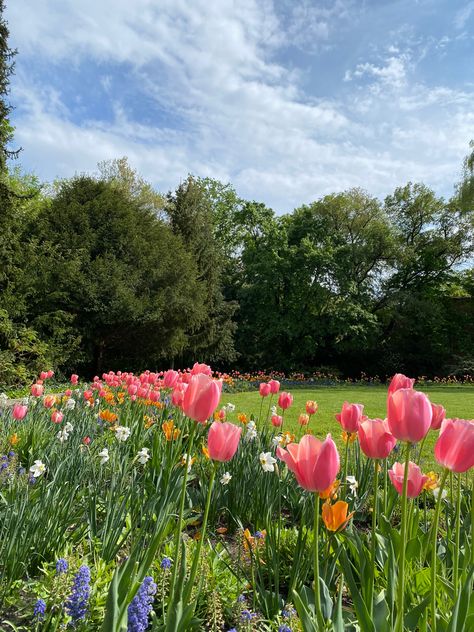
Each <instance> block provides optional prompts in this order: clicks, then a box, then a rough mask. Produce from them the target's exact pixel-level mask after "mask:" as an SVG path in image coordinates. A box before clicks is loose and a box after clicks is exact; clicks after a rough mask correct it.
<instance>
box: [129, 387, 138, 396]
mask: <svg viewBox="0 0 474 632" xmlns="http://www.w3.org/2000/svg"><path fill="white" fill-rule="evenodd" d="M127 391H128V394H129V395H136V394H137V391H138V386H137V385H136V384H129V385H128V388H127Z"/></svg>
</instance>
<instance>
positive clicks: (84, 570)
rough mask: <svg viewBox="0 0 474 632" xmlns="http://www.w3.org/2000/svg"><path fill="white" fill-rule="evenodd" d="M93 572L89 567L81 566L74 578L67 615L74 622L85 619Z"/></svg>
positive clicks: (67, 602) (67, 603)
mask: <svg viewBox="0 0 474 632" xmlns="http://www.w3.org/2000/svg"><path fill="white" fill-rule="evenodd" d="M90 581H91V572H90V570H89V567H88V566H85V565H84V566H81V568H80V569H79V570H78V571H77V573H76V575H75V576H74V580H73V583H72V591H71V594H70V595H69V598H68V600H67V601H66V613H67V614H68V615H69V616H70V617H71V619H72V620H73V621H80V620H81V619H84V618H85V616H86V612H87V603H88V601H89V596H90V585H89V584H90Z"/></svg>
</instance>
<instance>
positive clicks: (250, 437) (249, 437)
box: [245, 428, 258, 441]
mask: <svg viewBox="0 0 474 632" xmlns="http://www.w3.org/2000/svg"><path fill="white" fill-rule="evenodd" d="M257 434H258V433H257V431H256V430H255V429H254V428H248V430H247V434H246V435H245V439H246V441H253V440H254V439H256V438H257Z"/></svg>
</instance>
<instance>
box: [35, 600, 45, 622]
mask: <svg viewBox="0 0 474 632" xmlns="http://www.w3.org/2000/svg"><path fill="white" fill-rule="evenodd" d="M45 613H46V602H45V600H44V599H38V600H37V601H36V603H35V607H34V610H33V617H34V618H35V619H36V620H37V621H42V620H43V619H44V615H45Z"/></svg>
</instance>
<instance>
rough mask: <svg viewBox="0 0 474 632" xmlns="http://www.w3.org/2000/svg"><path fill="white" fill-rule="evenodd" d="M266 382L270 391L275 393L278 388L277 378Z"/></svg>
mask: <svg viewBox="0 0 474 632" xmlns="http://www.w3.org/2000/svg"><path fill="white" fill-rule="evenodd" d="M268 384H269V386H270V393H271V394H272V395H276V394H277V393H278V391H279V390H280V382H279V381H278V380H270V381H269V382H268Z"/></svg>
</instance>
